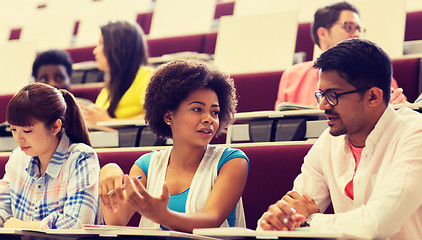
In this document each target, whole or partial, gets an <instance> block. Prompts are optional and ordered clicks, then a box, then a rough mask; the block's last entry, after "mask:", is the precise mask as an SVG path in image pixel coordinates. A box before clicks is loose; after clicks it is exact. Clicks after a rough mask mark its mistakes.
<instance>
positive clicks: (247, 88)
mask: <svg viewBox="0 0 422 240" xmlns="http://www.w3.org/2000/svg"><path fill="white" fill-rule="evenodd" d="M282 74H283V72H282V71H279V72H265V73H251V74H239V75H232V78H233V79H234V83H235V86H236V91H237V95H238V100H239V103H238V106H237V111H238V112H252V111H268V110H274V103H275V101H276V100H277V91H278V85H279V83H280V78H281V75H282Z"/></svg>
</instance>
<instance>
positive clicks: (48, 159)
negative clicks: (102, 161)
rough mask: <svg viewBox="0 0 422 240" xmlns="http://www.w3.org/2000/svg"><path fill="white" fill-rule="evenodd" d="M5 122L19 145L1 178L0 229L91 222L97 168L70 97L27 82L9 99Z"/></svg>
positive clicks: (95, 202) (74, 225)
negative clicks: (8, 124) (26, 84)
mask: <svg viewBox="0 0 422 240" xmlns="http://www.w3.org/2000/svg"><path fill="white" fill-rule="evenodd" d="M7 122H8V123H10V127H11V129H12V134H13V138H14V140H15V141H16V143H17V144H18V145H19V147H18V148H16V149H15V150H14V151H13V152H12V153H11V155H10V157H9V161H8V162H7V164H6V173H5V175H4V177H3V179H1V180H0V226H1V227H5V228H33V229H47V228H80V227H81V226H82V225H83V224H94V223H95V221H96V213H97V211H98V210H99V202H98V178H99V171H100V167H99V163H98V158H97V155H96V153H95V152H94V150H93V149H92V148H91V147H90V140H89V136H88V131H87V128H86V127H85V123H84V121H83V119H82V115H81V112H80V110H79V107H78V105H77V104H76V102H75V99H74V97H73V96H72V94H71V93H69V92H68V91H66V90H58V89H56V88H54V87H52V86H49V85H47V84H43V83H33V84H30V85H28V86H26V87H24V88H22V89H21V90H20V91H19V92H18V93H17V94H16V95H15V96H13V98H12V99H11V100H10V102H9V105H8V106H7Z"/></svg>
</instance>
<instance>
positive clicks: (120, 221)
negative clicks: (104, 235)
mask: <svg viewBox="0 0 422 240" xmlns="http://www.w3.org/2000/svg"><path fill="white" fill-rule="evenodd" d="M129 175H130V176H133V177H138V176H142V179H141V182H142V184H145V185H146V182H147V178H146V176H145V173H144V172H143V171H142V169H141V168H140V167H138V165H136V164H134V165H133V166H132V168H131V170H130V173H129ZM123 177H124V173H123V171H122V169H121V168H120V167H119V166H118V165H117V164H114V163H111V164H107V165H105V166H104V167H103V168H102V169H101V171H100V180H99V189H98V192H99V197H100V200H101V203H102V204H101V208H102V213H103V217H104V221H105V223H106V224H108V225H118V226H126V225H127V223H128V222H129V220H130V218H131V217H132V216H133V214H134V213H135V209H134V208H133V207H132V206H131V205H130V204H128V202H127V198H126V191H123V189H122V188H121V186H122V183H123ZM111 190H115V193H114V194H111V195H107V193H108V192H109V191H111Z"/></svg>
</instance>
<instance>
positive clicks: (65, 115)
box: [6, 83, 91, 146]
mask: <svg viewBox="0 0 422 240" xmlns="http://www.w3.org/2000/svg"><path fill="white" fill-rule="evenodd" d="M6 119H7V122H8V123H9V124H12V125H16V126H31V125H33V124H34V121H36V120H37V121H41V122H43V123H44V125H45V127H46V128H48V129H50V128H51V127H52V126H53V124H54V123H55V122H56V121H57V119H60V120H61V121H62V123H63V125H62V129H64V131H65V132H66V135H67V136H68V137H69V139H70V140H71V141H72V142H74V143H85V144H87V145H89V146H91V141H90V139H89V135H88V129H87V128H86V126H85V122H84V120H83V117H82V114H81V111H80V109H79V106H78V105H77V103H76V101H75V98H74V97H73V95H72V94H71V93H70V92H68V91H67V90H63V89H61V90H58V89H56V88H55V87H52V86H50V85H47V84H44V83H33V84H29V85H27V86H26V87H24V88H22V89H21V90H20V91H19V92H18V93H16V94H15V96H13V98H12V99H11V100H10V102H9V104H8V105H7V110H6Z"/></svg>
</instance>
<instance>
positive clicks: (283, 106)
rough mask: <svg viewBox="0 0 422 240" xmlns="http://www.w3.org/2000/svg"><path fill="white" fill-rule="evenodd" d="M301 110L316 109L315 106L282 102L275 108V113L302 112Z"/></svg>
mask: <svg viewBox="0 0 422 240" xmlns="http://www.w3.org/2000/svg"><path fill="white" fill-rule="evenodd" d="M303 109H318V107H317V106H310V105H305V104H299V103H292V102H282V103H279V104H278V105H277V107H276V110H277V111H288V110H303Z"/></svg>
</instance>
